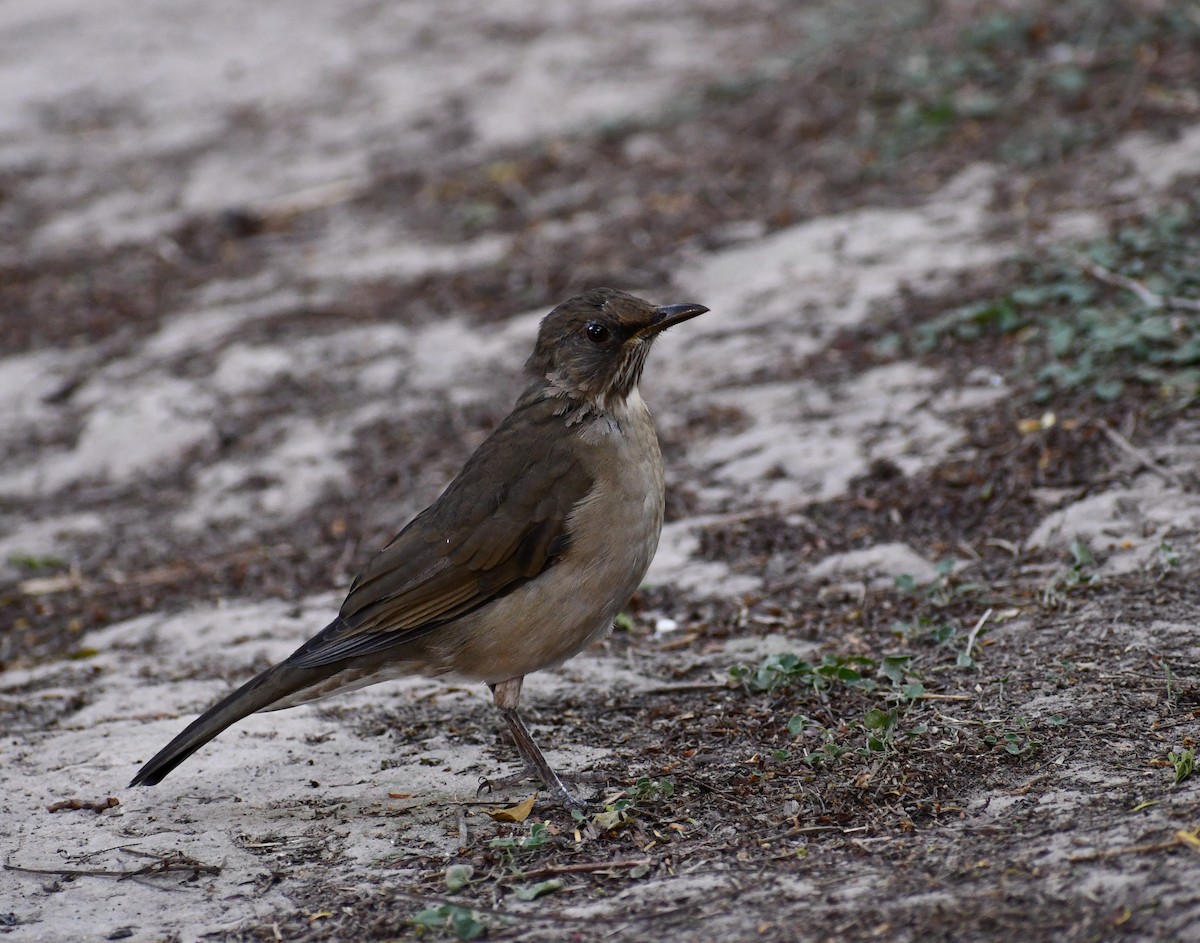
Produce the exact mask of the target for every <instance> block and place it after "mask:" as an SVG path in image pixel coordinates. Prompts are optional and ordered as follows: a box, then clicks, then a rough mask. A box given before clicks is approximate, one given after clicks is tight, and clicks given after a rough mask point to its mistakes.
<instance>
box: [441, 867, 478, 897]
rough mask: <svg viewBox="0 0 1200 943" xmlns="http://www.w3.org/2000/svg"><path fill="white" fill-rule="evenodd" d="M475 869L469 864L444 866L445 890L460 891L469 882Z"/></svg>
mask: <svg viewBox="0 0 1200 943" xmlns="http://www.w3.org/2000/svg"><path fill="white" fill-rule="evenodd" d="M474 873H475V869H474V868H473V867H471V866H470V865H469V864H452V865H450V867H448V868H446V877H445V880H446V891H447V892H448V893H450V894H454V893H457V892H458V891H461V890H462V889H463V888H464V887H466V886H467V884H468V883H470V880H471V875H473V874H474Z"/></svg>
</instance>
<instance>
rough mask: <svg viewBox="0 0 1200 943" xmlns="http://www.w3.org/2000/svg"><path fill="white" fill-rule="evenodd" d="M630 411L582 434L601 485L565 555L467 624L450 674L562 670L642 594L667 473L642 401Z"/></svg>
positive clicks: (582, 455)
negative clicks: (636, 592)
mask: <svg viewBox="0 0 1200 943" xmlns="http://www.w3.org/2000/svg"><path fill="white" fill-rule="evenodd" d="M630 399H631V400H632V399H633V397H630ZM626 405H627V407H628V408H627V409H625V410H622V411H621V412H617V413H615V414H612V413H610V414H609V415H607V416H600V417H597V418H595V419H593V420H590V421H589V422H588V423H586V424H584V423H581V424H580V426H579V427H578V431H577V434H578V435H579V436H580V440H581V441H580V448H579V450H578V454H579V460H580V461H581V462H585V463H587V465H588V471H589V472H590V473H591V474H592V476H593V479H594V484H593V486H592V488H591V490H590V491H589V492H588V494H587V495H586V496H585V497H584V498H583V499H582V500H581V501H580V502H579V503H578V504H576V505H575V507H574V508H573V509H572V511H571V514H570V516H569V518H568V521H567V534H568V535H569V539H568V542H567V549H566V551H565V552H564V553H563V555H562V556H561V557H560V558H559V559H558V560H557V561H556V562H555V563H554V564H553V565H552V566H550V567H549V568H547V569H546V570H545V571H544V572H542V573H541V574H539V575H538V576H536V577H535V578H533V579H532V580H530V581H529V582H528V583H525V584H523V585H522V586H520V587H518V588H517V589H515V590H514V591H512V592H511V593H509V594H507V595H506V596H504V597H502V598H500V599H497V600H495V601H494V602H493V603H491V604H489V605H488V606H487V607H486V608H485V610H483V611H481V612H479V613H478V614H477V615H475V616H474V617H471V618H469V620H464V623H466V622H468V621H469V622H471V623H472V624H471V625H466V624H464V625H463V629H464V631H463V632H461V633H457V634H458V638H459V640H460V641H461V642H462V645H461V647H460V648H459V649H458V650H457V651H456V652H455V653H454V654H453V662H454V664H453V666H452V667H451V670H453V671H455V672H457V673H459V674H462V675H466V676H468V677H474V678H479V679H481V680H484V681H488V682H490V683H497V682H500V681H505V680H508V679H509V678H518V677H521V676H523V675H526V674H529V673H530V672H532V671H537V670H538V669H541V668H546V667H549V666H551V665H556V664H559V663H561V662H563V661H565V660H566V659H568V658H570V657H571V656H572V655H575V654H577V653H578V652H580V651H581V650H582V649H584V648H585V647H587V646H588V645H589V644H590V643H591V642H592V641H594V640H595V639H596V638H598V637H599V636H600V635H602V634H603V633H604V632H606V631H607V630H608V629H609V628H610V627H611V625H612V621H613V619H614V618H615V617H616V615H617V614H618V613H619V612H620V611H621V608H622V607H623V606H624V605H625V604H626V603H627V602H628V601H629V597H630V596H632V595H633V592H634V590H636V589H637V588H638V585H639V584H640V583H641V581H642V578H643V577H644V576H645V575H646V570H647V569H648V568H649V566H650V561H651V559H652V558H653V557H654V552H655V550H657V548H658V538H659V534H660V533H661V531H662V522H663V503H664V502H663V465H662V456H661V454H660V452H659V448H658V439H657V437H656V436H655V433H654V426H653V423H652V422H651V419H650V414H649V412H648V410H647V409H646V407H645V404H644V403H642V401H641V397H637V398H636V400H635V401H634V402H630V403H627V404H626Z"/></svg>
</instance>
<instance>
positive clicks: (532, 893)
mask: <svg viewBox="0 0 1200 943" xmlns="http://www.w3.org/2000/svg"><path fill="white" fill-rule="evenodd" d="M565 884H566V882H565V881H564V880H563V879H562V878H550V880H548V881H539V882H538V883H537V884H524V885H517V886H516V887H514V888H513V894H515V895H516V898H517V900H537V899H538V898H539V897H541V896H542V895H543V894H552V893H554V892H555V891H558V890H562V888H563V886H564V885H565Z"/></svg>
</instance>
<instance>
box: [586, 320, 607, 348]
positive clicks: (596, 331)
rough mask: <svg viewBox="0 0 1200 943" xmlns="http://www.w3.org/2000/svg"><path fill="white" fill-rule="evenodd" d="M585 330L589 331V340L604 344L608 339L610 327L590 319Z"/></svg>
mask: <svg viewBox="0 0 1200 943" xmlns="http://www.w3.org/2000/svg"><path fill="white" fill-rule="evenodd" d="M584 330H585V331H587V336H588V340H590V341H591V342H592V343H593V344H603V343H604V342H605V341H606V340H608V328H606V327H605V326H604V325H603V324H601V323H600V322H599V321H590V322H589V323H588V326H587V327H586V328H584Z"/></svg>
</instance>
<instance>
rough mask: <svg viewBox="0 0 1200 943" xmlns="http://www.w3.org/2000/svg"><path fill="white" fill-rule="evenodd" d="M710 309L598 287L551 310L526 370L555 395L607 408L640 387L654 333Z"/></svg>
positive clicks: (543, 322) (659, 332)
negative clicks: (654, 301)
mask: <svg viewBox="0 0 1200 943" xmlns="http://www.w3.org/2000/svg"><path fill="white" fill-rule="evenodd" d="M707 310H708V308H706V307H704V305H697V304H679V305H665V306H660V305H653V304H651V303H650V302H648V301H643V300H642V299H641V298H636V297H634V296H633V295H630V294H628V293H627V292H623V291H617V290H616V289H613V288H593V289H591V290H590V291H585V292H584V293H583V294H581V295H576V296H575V297H573V298H568V299H567V300H566V301H564V302H563V303H562V304H560V305H559V306H558V307H557V308H555V309H554V310H553V311H551V312H550V313H549V314H548V315H546V317H545V318H544V319H543V320H542V325H541V328H540V329H539V330H538V338H537V345H536V346H535V347H534V350H533V354H532V355H531V356H530V358H529V360H528V361H527V362H526V364H525V370H526V372H527V373H529V374H531V375H532V376H533V377H534V378H535V379H536V380H537V381H540V382H544V383H546V384H547V386H548V387H549V388H550V389H549V392H551V393H552V395H556V396H566V397H570V398H571V399H578V400H585V401H587V402H588V403H589V404H590V405H592V406H594V407H595V408H597V409H599V410H601V411H602V412H603V411H607V410H608V409H609V408H611V406H612V405H613V404H614V403H615V402H617V401H620V400H623V399H624V398H625V397H627V396H629V394H630V393H632V392H633V390H634V389H635V388H636V387H637V383H638V380H639V379H640V378H641V375H642V367H644V366H645V364H646V355H647V354H648V353H649V352H650V346H651V344H652V343H653V342H654V338H656V337H657V336H658V335H659V334H661V333H662V332H663V331H665V330H666V329H667V328H669V327H671V326H672V325H674V324H679V323H680V322H681V321H687V320H688V319H689V318H694V317H696V315H698V314H703V313H704V312H705V311H707Z"/></svg>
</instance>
